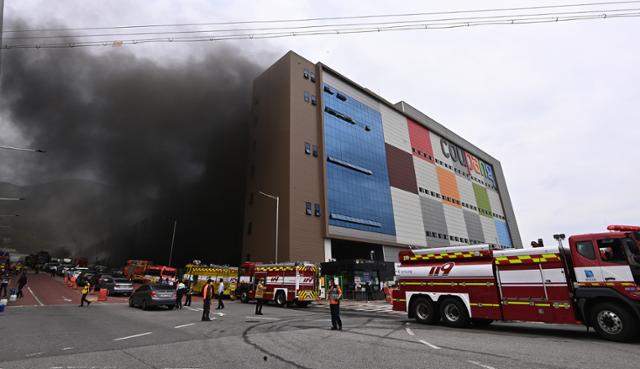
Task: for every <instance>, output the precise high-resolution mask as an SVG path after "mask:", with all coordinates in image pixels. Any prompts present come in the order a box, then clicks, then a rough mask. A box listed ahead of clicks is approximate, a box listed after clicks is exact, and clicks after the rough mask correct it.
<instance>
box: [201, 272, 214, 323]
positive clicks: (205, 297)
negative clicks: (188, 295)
mask: <svg viewBox="0 0 640 369" xmlns="http://www.w3.org/2000/svg"><path fill="white" fill-rule="evenodd" d="M211 282H213V281H212V280H211V279H207V284H205V285H204V289H203V290H202V304H203V306H202V309H203V310H202V321H203V322H208V321H210V320H211V318H209V311H210V310H211V296H212V295H213V284H211Z"/></svg>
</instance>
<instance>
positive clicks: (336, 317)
mask: <svg viewBox="0 0 640 369" xmlns="http://www.w3.org/2000/svg"><path fill="white" fill-rule="evenodd" d="M328 297H329V307H330V308H331V325H332V327H331V330H332V331H335V330H339V331H341V330H342V320H341V319H340V299H341V298H342V289H341V288H340V286H338V285H336V282H335V281H334V280H333V279H331V286H330V287H329V293H328Z"/></svg>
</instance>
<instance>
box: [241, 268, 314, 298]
mask: <svg viewBox="0 0 640 369" xmlns="http://www.w3.org/2000/svg"><path fill="white" fill-rule="evenodd" d="M238 277H239V278H238V287H237V288H236V295H237V296H238V297H239V298H240V301H241V302H243V303H246V302H249V300H252V299H254V298H255V288H256V286H257V285H258V281H260V280H264V282H265V287H266V290H265V292H264V299H265V301H274V302H275V303H276V305H278V306H285V305H289V304H293V303H295V304H296V305H298V306H302V307H305V306H307V305H309V303H310V302H312V301H316V300H318V299H319V297H318V296H319V294H318V267H317V266H316V265H314V264H309V263H305V262H290V263H280V264H262V263H259V262H258V263H256V262H249V261H247V262H244V263H242V265H241V266H240V269H239V274H238Z"/></svg>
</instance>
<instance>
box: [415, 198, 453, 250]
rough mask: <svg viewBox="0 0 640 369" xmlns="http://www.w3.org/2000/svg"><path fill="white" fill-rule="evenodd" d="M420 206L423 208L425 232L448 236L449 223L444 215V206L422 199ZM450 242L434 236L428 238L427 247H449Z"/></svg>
mask: <svg viewBox="0 0 640 369" xmlns="http://www.w3.org/2000/svg"><path fill="white" fill-rule="evenodd" d="M420 206H421V207H422V221H423V223H424V229H425V232H426V231H429V232H436V233H440V234H442V235H448V234H449V232H448V230H447V221H446V218H445V215H444V205H442V203H441V202H439V201H436V200H431V199H429V198H425V197H420ZM449 245H450V243H449V240H447V239H441V238H437V237H433V236H427V246H429V247H441V246H449Z"/></svg>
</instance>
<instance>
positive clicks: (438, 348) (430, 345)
mask: <svg viewBox="0 0 640 369" xmlns="http://www.w3.org/2000/svg"><path fill="white" fill-rule="evenodd" d="M420 342H422V343H423V344H425V345H427V346H429V347H431V348H432V349H434V350H440V347H438V346H436V345H434V344H431V343H429V342H427V341H423V340H420Z"/></svg>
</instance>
